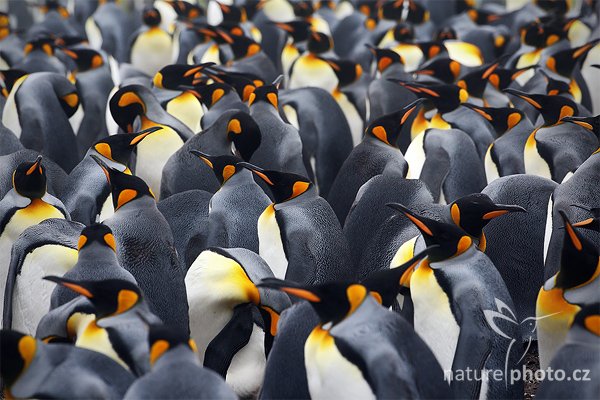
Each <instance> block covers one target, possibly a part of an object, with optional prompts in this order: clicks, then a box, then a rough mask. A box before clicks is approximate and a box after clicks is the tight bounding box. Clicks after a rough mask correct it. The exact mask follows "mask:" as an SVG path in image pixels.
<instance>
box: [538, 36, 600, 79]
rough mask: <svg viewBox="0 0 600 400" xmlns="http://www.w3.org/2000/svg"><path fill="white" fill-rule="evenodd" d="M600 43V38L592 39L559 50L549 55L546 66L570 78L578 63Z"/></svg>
mask: <svg viewBox="0 0 600 400" xmlns="http://www.w3.org/2000/svg"><path fill="white" fill-rule="evenodd" d="M598 43H600V39H596V40H592V41H591V42H589V43H586V44H584V45H582V46H579V47H575V48H572V49H567V50H560V51H557V52H556V53H554V54H552V55H551V56H550V57H548V59H547V60H546V67H548V69H549V70H550V71H552V72H555V73H557V74H559V75H562V76H564V77H568V78H570V77H571V74H572V73H573V69H574V68H575V66H576V65H577V63H578V62H580V61H582V60H585V57H586V56H587V54H588V53H589V52H590V50H592V49H593V48H594V46H596V45H597V44H598Z"/></svg>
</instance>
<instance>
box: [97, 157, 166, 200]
mask: <svg viewBox="0 0 600 400" xmlns="http://www.w3.org/2000/svg"><path fill="white" fill-rule="evenodd" d="M91 157H92V158H93V159H94V161H96V162H97V163H98V165H99V166H100V168H102V171H104V174H105V175H106V180H107V181H108V183H109V184H110V188H111V192H112V199H113V206H114V208H115V211H117V210H118V209H119V208H121V207H123V206H124V205H125V204H127V203H130V202H132V201H134V200H136V199H140V198H143V197H151V198H152V199H156V196H154V193H152V190H150V188H149V187H148V185H147V184H146V182H144V180H143V179H141V178H139V177H137V176H135V175H129V174H126V173H124V172H121V171H118V170H116V169H114V168H111V167H109V166H108V165H106V164H105V163H104V161H102V160H101V159H100V158H99V157H97V156H95V155H93V154H92V155H91Z"/></svg>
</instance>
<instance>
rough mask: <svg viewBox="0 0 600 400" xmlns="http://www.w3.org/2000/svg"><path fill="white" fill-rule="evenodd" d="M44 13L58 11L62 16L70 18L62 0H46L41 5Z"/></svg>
mask: <svg viewBox="0 0 600 400" xmlns="http://www.w3.org/2000/svg"><path fill="white" fill-rule="evenodd" d="M40 10H41V12H42V14H47V13H48V12H50V11H54V12H57V13H58V14H59V15H60V16H61V17H62V18H69V11H68V10H67V9H66V8H65V6H63V4H62V2H61V1H60V0H45V1H44V3H43V5H40Z"/></svg>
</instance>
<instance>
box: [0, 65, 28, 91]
mask: <svg viewBox="0 0 600 400" xmlns="http://www.w3.org/2000/svg"><path fill="white" fill-rule="evenodd" d="M25 75H27V72H25V71H23V70H21V69H5V70H3V71H0V78H2V83H3V85H4V86H3V87H2V95H3V96H4V97H8V95H9V94H10V91H11V90H12V88H13V86H14V85H15V83H16V82H17V81H18V80H19V78H21V77H23V76H25Z"/></svg>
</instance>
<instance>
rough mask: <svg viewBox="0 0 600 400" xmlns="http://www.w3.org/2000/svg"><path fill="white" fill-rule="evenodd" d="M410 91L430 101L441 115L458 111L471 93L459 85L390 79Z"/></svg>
mask: <svg viewBox="0 0 600 400" xmlns="http://www.w3.org/2000/svg"><path fill="white" fill-rule="evenodd" d="M388 80H389V81H391V82H396V83H397V84H399V85H400V86H402V87H404V88H406V89H408V90H410V91H411V92H413V93H414V94H416V95H417V96H418V97H420V98H424V99H428V100H430V101H431V102H432V103H433V104H434V106H435V108H437V110H438V112H439V113H440V114H444V113H447V112H450V111H453V110H456V109H457V108H458V107H459V106H460V105H461V104H462V103H464V102H466V101H467V100H468V99H469V93H468V92H467V91H466V90H465V89H463V88H461V87H459V86H457V85H424V84H420V83H415V82H406V81H402V80H399V79H388Z"/></svg>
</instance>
